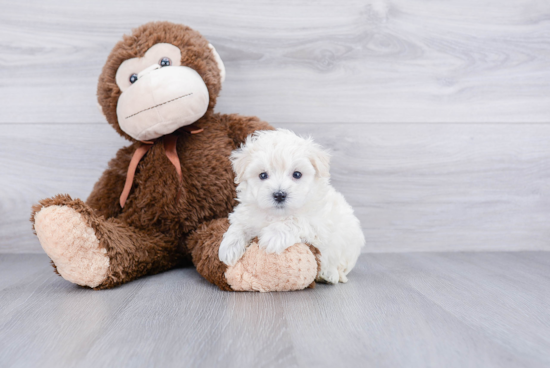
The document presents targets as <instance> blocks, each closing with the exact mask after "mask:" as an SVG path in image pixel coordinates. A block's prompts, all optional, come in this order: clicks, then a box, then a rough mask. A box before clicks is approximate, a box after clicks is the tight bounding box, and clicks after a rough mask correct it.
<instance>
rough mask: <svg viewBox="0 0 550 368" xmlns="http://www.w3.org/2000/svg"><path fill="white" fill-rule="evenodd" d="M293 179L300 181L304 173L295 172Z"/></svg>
mask: <svg viewBox="0 0 550 368" xmlns="http://www.w3.org/2000/svg"><path fill="white" fill-rule="evenodd" d="M292 177H293V178H294V179H300V178H301V177H302V173H301V172H299V171H294V173H292Z"/></svg>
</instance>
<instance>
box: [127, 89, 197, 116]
mask: <svg viewBox="0 0 550 368" xmlns="http://www.w3.org/2000/svg"><path fill="white" fill-rule="evenodd" d="M192 94H193V92H191V93H188V94H186V95H183V96H179V97H176V98H173V99H171V100H169V101H166V102H163V103H160V104H158V105H155V106H151V107H148V108H146V109H144V110H141V111H138V112H136V113H135V114H132V115H129V116H127V117H125V118H124V119H129V118H131V117H134V116H136V115H138V114H141V113H142V112H145V111H148V110H151V109H154V108H155V107H159V106H162V105H166V104H169V103H170V102H174V101H176V100H179V99H180V98H184V97H187V96H191V95H192Z"/></svg>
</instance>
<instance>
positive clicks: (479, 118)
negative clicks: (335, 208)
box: [0, 0, 550, 124]
mask: <svg viewBox="0 0 550 368" xmlns="http://www.w3.org/2000/svg"><path fill="white" fill-rule="evenodd" d="M155 4H156V6H154V7H151V6H150V3H149V2H147V1H133V0H132V1H129V0H126V1H118V2H117V3H116V4H113V2H111V1H108V0H84V1H78V2H66V1H60V0H44V1H40V2H37V1H32V0H24V1H12V2H6V3H5V4H3V7H2V12H1V13H0V49H1V50H2V54H1V55H0V66H1V68H0V80H1V81H2V83H1V84H0V99H1V100H2V109H1V110H0V123H15V122H19V123H38V122H48V123H59V122H66V123H73V122H80V123H82V122H84V123H90V122H102V121H104V119H103V117H102V116H101V115H100V114H99V112H98V111H97V109H96V97H95V94H96V84H97V78H98V76H99V74H100V71H101V68H102V66H103V64H104V63H105V60H106V57H107V55H108V53H109V51H110V50H111V49H112V47H113V45H114V44H115V43H116V42H117V41H118V40H119V39H120V38H121V36H122V35H123V34H124V33H128V32H129V31H130V30H131V29H132V28H133V27H136V26H138V25H140V24H142V23H146V22H149V21H151V20H170V21H173V22H178V23H185V24H188V25H190V26H192V27H194V28H196V29H198V30H199V31H201V32H202V33H203V34H204V35H205V36H206V37H207V38H208V39H209V40H210V41H211V42H212V43H213V44H214V45H215V46H216V47H217V49H218V51H219V53H220V55H221V56H222V58H223V59H224V60H225V62H226V66H227V80H226V83H225V84H224V87H223V92H222V95H221V98H220V99H219V105H218V109H219V110H220V111H222V112H239V113H243V114H250V115H259V116H261V117H262V118H263V119H266V120H268V121H270V122H273V123H292V122H300V123H311V124H318V123H337V122H357V123H363V122H371V123H372V122H376V123H380V122H390V123H393V122H412V123H417V122H434V123H438V122H452V123H477V122H492V123H501V122H517V123H523V122H528V123H534V122H544V123H548V122H550V104H548V101H547V98H546V96H548V95H549V94H550V43H549V42H547V35H548V32H549V30H550V28H549V27H550V26H549V24H548V21H547V19H548V17H549V16H550V3H549V2H548V1H540V0H525V1H513V0H508V1H497V2H495V1H494V0H453V1H445V2H437V1H427V0H392V1H391V2H390V1H388V0H352V1H346V6H342V5H341V3H340V2H338V1H334V0H323V1H316V2H315V4H313V3H311V2H310V1H308V0H299V1H295V0H285V1H278V2H276V3H273V2H271V1H268V0H240V1H238V2H226V1H223V0H208V1H204V0H186V1H185V2H181V1H179V0H159V1H157V2H156V3H155ZM106 8H108V9H109V12H108V14H106V12H105V9H106Z"/></svg>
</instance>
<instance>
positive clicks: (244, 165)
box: [231, 129, 330, 213]
mask: <svg viewBox="0 0 550 368" xmlns="http://www.w3.org/2000/svg"><path fill="white" fill-rule="evenodd" d="M231 161H232V163H233V170H234V171H235V174H236V178H235V182H236V183H237V184H239V185H238V187H237V192H238V194H239V198H238V199H239V201H240V202H242V203H247V204H255V205H256V206H258V207H259V208H261V209H263V210H267V211H272V212H275V213H292V212H293V211H296V210H298V209H300V208H302V207H303V206H304V205H306V204H307V203H308V202H309V200H310V199H314V196H315V195H316V194H319V192H320V190H322V189H323V188H326V186H327V185H328V181H329V178H330V174H329V161H330V155H329V154H328V152H326V151H325V150H323V149H322V148H321V147H320V146H319V145H317V144H316V143H314V142H313V141H312V139H311V138H308V139H304V138H301V137H298V136H297V135H296V134H294V133H293V132H291V131H289V130H285V129H279V130H276V131H270V130H267V131H258V132H256V133H254V134H253V135H251V136H249V137H248V138H247V140H246V143H245V144H244V145H243V146H242V147H241V148H240V149H238V150H236V151H234V152H233V153H232V154H231Z"/></svg>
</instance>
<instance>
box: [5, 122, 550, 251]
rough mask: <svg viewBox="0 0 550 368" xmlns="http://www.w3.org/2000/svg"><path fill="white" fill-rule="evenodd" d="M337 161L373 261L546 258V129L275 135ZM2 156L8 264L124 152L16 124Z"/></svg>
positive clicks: (90, 134)
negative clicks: (35, 216) (58, 205)
mask: <svg viewBox="0 0 550 368" xmlns="http://www.w3.org/2000/svg"><path fill="white" fill-rule="evenodd" d="M278 127H285V128H290V129H293V130H295V131H297V132H298V133H300V134H303V135H308V134H311V135H312V136H313V137H314V138H315V139H316V140H317V141H318V142H319V143H321V144H322V145H324V146H325V147H327V148H329V149H330V150H332V153H333V159H332V167H331V172H332V183H333V185H334V186H335V187H336V189H338V190H339V191H341V192H342V193H343V194H344V196H345V197H346V198H347V200H348V201H349V202H350V204H351V205H352V206H353V207H354V208H355V211H356V214H357V216H358V217H359V219H360V220H361V223H362V226H363V231H364V233H365V236H366V238H367V245H366V247H365V251H366V252H395V251H443V250H446V251H448V250H451V251H454V250H521V249H523V250H548V249H550V244H549V243H548V239H549V237H550V229H549V227H548V223H550V215H549V214H550V187H549V186H548V185H547V183H548V180H549V179H550V164H549V163H550V148H549V146H548V141H549V140H550V125H545V124H542V125H539V124H508V125H497V124H495V125H475V124H473V125H464V124H456V125H453V124H444V125H438V124H435V125H434V124H414V125H408V124H406V125H401V124H367V125H363V124H335V125H319V126H312V125H309V124H279V125H278ZM3 134H4V137H5V139H4V141H3V144H2V145H0V172H2V175H0V253H1V252H4V253H12V252H15V253H18V252H27V253H28V252H41V248H40V246H39V244H38V242H37V240H36V237H35V236H34V235H33V234H32V230H31V225H30V223H29V221H28V219H29V216H30V210H31V206H32V205H33V204H35V203H37V202H38V200H40V199H43V198H46V197H49V196H53V195H55V194H58V193H69V194H70V195H72V196H73V197H78V198H83V199H85V198H86V197H87V196H88V194H89V193H90V191H91V190H92V187H93V185H94V183H95V182H96V180H97V179H98V178H99V176H100V175H101V173H102V171H103V170H104V169H105V168H106V166H107V163H108V161H109V160H110V159H111V158H112V157H113V156H114V154H115V152H116V151H117V149H118V148H120V147H122V146H124V145H126V144H127V143H126V141H124V140H123V139H121V138H119V137H118V136H117V135H116V134H115V133H114V131H113V130H112V129H111V128H110V127H109V126H108V125H107V124H57V125H47V124H45V125H44V124H33V125H30V124H22V125H21V124H10V125H4V126H3Z"/></svg>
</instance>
